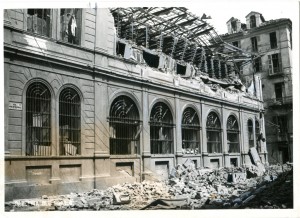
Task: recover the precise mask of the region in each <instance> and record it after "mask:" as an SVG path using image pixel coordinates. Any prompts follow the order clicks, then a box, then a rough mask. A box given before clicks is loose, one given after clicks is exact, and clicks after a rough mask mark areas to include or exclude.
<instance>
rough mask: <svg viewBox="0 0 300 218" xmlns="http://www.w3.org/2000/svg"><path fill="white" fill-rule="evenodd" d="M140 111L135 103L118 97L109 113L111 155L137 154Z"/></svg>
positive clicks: (129, 99) (126, 98)
mask: <svg viewBox="0 0 300 218" xmlns="http://www.w3.org/2000/svg"><path fill="white" fill-rule="evenodd" d="M139 117H140V116H139V111H138V108H137V106H136V105H135V103H134V101H133V100H132V99H131V98H129V97H127V96H125V95H122V96H119V97H117V98H116V99H115V100H114V101H113V102H112V104H111V108H110V112H109V133H110V137H109V147H110V154H137V153H138V152H139V141H140V132H141V128H140V120H139Z"/></svg>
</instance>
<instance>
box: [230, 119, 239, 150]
mask: <svg viewBox="0 0 300 218" xmlns="http://www.w3.org/2000/svg"><path fill="white" fill-rule="evenodd" d="M239 133H240V132H239V125H238V121H237V119H236V118H235V116H233V115H230V116H229V117H228V120H227V146H228V153H239V152H240V146H239V145H240V142H239Z"/></svg>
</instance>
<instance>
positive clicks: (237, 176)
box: [232, 172, 247, 183]
mask: <svg viewBox="0 0 300 218" xmlns="http://www.w3.org/2000/svg"><path fill="white" fill-rule="evenodd" d="M246 178H247V174H246V173H240V172H239V173H233V174H232V182H233V183H239V182H244V181H245V180H246Z"/></svg>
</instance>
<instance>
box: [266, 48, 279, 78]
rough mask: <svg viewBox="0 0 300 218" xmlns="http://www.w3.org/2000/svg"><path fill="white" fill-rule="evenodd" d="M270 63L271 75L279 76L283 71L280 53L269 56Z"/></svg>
mask: <svg viewBox="0 0 300 218" xmlns="http://www.w3.org/2000/svg"><path fill="white" fill-rule="evenodd" d="M268 62H269V75H272V74H277V73H280V72H281V71H282V64H281V55H280V53H277V54H272V55H268Z"/></svg>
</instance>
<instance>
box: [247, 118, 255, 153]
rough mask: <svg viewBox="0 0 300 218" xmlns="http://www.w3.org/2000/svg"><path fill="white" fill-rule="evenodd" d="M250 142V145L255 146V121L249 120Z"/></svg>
mask: <svg viewBox="0 0 300 218" xmlns="http://www.w3.org/2000/svg"><path fill="white" fill-rule="evenodd" d="M248 143H249V147H250V148H251V147H254V134H253V122H252V120H248Z"/></svg>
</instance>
